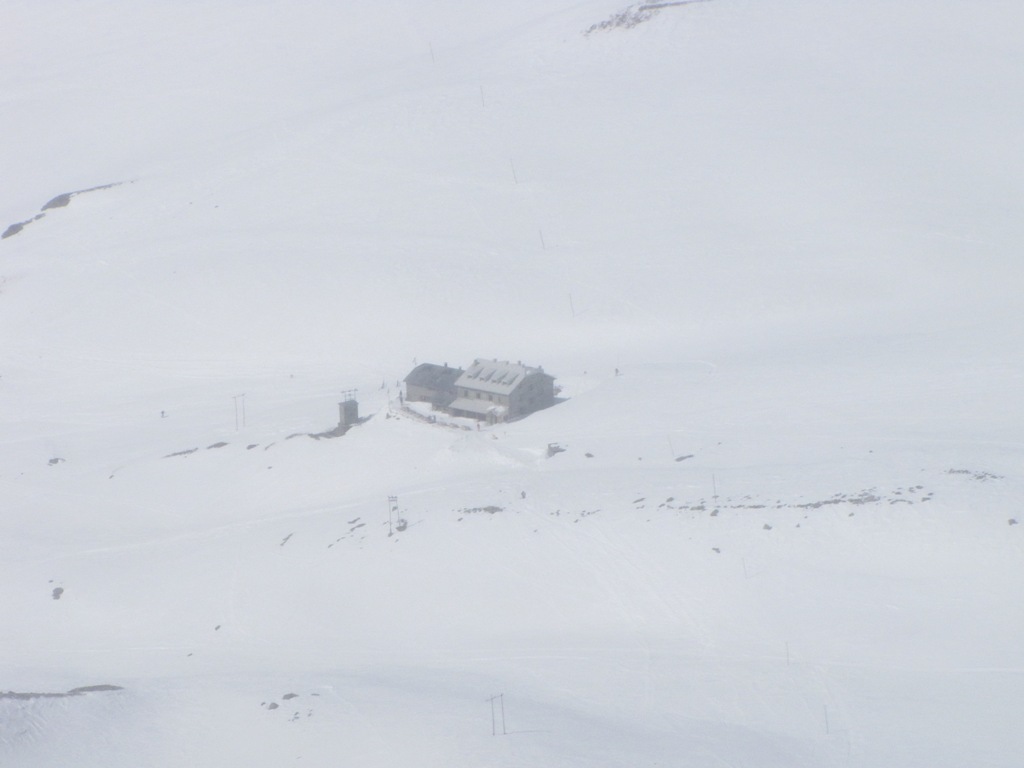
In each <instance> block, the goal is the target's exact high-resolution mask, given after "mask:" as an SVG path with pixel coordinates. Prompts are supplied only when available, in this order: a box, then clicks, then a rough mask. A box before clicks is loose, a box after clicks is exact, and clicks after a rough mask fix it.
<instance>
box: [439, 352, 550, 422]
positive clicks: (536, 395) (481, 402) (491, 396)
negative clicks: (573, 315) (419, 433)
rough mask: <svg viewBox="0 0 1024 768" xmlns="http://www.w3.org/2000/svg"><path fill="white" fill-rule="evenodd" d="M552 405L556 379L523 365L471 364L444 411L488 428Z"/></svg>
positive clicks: (498, 362)
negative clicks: (487, 423)
mask: <svg viewBox="0 0 1024 768" xmlns="http://www.w3.org/2000/svg"><path fill="white" fill-rule="evenodd" d="M554 404H555V377H554V376H551V375H550V374H547V373H544V369H543V368H539V367H538V368H534V367H531V366H527V365H523V364H522V363H509V362H503V361H499V360H480V359H477V360H475V361H473V364H472V365H471V366H469V368H467V369H466V370H465V371H464V372H463V373H462V375H460V376H459V377H458V379H456V381H455V399H454V400H453V401H452V402H451V403H450V404H449V405H448V407H447V410H448V412H449V413H451V414H452V415H453V416H466V417H469V418H472V419H479V420H480V421H487V422H489V423H491V424H494V423H497V422H499V421H509V420H511V419H518V418H522V417H523V416H526V415H527V414H530V413H533V412H534V411H539V410H541V409H542V408H548V407H549V406H552V405H554Z"/></svg>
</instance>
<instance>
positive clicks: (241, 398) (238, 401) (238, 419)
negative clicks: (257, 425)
mask: <svg viewBox="0 0 1024 768" xmlns="http://www.w3.org/2000/svg"><path fill="white" fill-rule="evenodd" d="M231 399H232V400H234V401H235V432H237V431H238V429H239V423H241V425H242V426H243V427H244V426H245V393H244V392H243V393H242V394H240V395H233V396H232V398H231ZM239 405H241V408H239Z"/></svg>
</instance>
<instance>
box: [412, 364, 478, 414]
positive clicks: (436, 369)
mask: <svg viewBox="0 0 1024 768" xmlns="http://www.w3.org/2000/svg"><path fill="white" fill-rule="evenodd" d="M463 373H464V371H463V370H462V369H461V368H450V367H449V366H448V363H445V364H444V365H435V364H434V363H421V364H420V365H417V366H416V367H415V368H413V369H412V371H410V372H409V375H408V376H406V377H405V399H406V400H411V401H413V402H418V403H430V404H431V405H432V406H434V407H435V408H441V409H443V408H447V407H448V406H449V405H450V404H451V402H452V401H453V400H454V399H455V382H456V381H457V380H458V378H459V377H460V376H461V375H462V374H463Z"/></svg>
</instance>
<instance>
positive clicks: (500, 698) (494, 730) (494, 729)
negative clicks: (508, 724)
mask: <svg viewBox="0 0 1024 768" xmlns="http://www.w3.org/2000/svg"><path fill="white" fill-rule="evenodd" d="M487 701H489V702H491V736H497V735H498V720H497V711H496V710H495V708H494V702H498V705H499V709H500V712H501V735H502V736H508V729H506V728H505V694H504V693H499V694H496V695H494V696H491V697H490V698H489V699H487Z"/></svg>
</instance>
